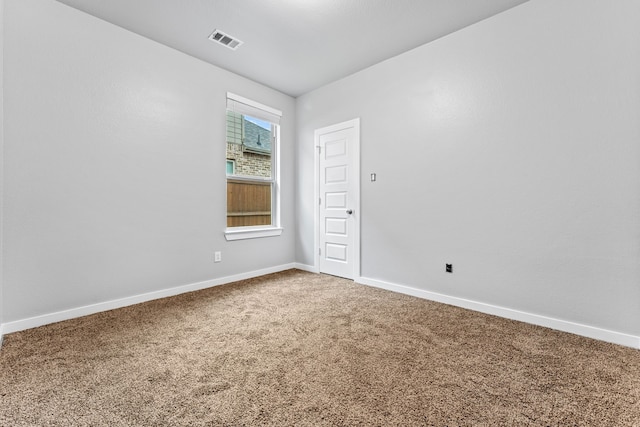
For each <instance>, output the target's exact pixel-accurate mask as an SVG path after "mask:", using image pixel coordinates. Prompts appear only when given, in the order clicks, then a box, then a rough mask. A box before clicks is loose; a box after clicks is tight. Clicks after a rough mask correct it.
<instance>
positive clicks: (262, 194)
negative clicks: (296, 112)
mask: <svg viewBox="0 0 640 427" xmlns="http://www.w3.org/2000/svg"><path fill="white" fill-rule="evenodd" d="M281 116H282V113H281V112H280V111H278V110H275V109H273V108H270V107H267V106H265V105H262V104H258V103H257V102H254V101H251V100H249V99H246V98H242V97H240V96H238V95H234V94H231V93H227V141H226V162H227V164H226V170H227V228H226V232H225V236H226V238H227V240H237V239H245V238H254V237H266V236H274V235H279V234H281V233H282V229H281V228H280V221H279V212H278V207H279V191H278V189H279V182H278V177H279V174H278V152H279V151H278V143H279V134H280V132H279V131H280V117H281Z"/></svg>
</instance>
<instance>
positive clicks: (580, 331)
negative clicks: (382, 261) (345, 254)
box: [355, 277, 640, 349]
mask: <svg viewBox="0 0 640 427" xmlns="http://www.w3.org/2000/svg"><path fill="white" fill-rule="evenodd" d="M355 282H356V283H360V284H363V285H367V286H372V287H375V288H381V289H386V290H389V291H393V292H398V293H402V294H406V295H411V296H414V297H418V298H423V299H427V300H431V301H436V302H441V303H444V304H449V305H454V306H456V307H462V308H467V309H470V310H474V311H479V312H481V313H486V314H491V315H494V316H500V317H504V318H507V319H511V320H518V321H520V322H525V323H530V324H533V325H538V326H544V327H547V328H551V329H556V330H558V331H563V332H569V333H572V334H576V335H581V336H583V337H587V338H593V339H596V340H600V341H606V342H610V343H613V344H619V345H623V346H626V347H632V348H636V349H640V337H638V336H635V335H628V334H625V333H621V332H616V331H611V330H607V329H601V328H596V327H594V326H588V325H583V324H580V323H574V322H569V321H566V320H560V319H554V318H552V317H547V316H541V315H538V314H532V313H527V312H524V311H519V310H513V309H510V308H505V307H500V306H496V305H491V304H485V303H482V302H477V301H473V300H468V299H464V298H458V297H452V296H449V295H444V294H439V293H436V292H429V291H425V290H422V289H417V288H412V287H410V286H404V285H397V284H394V283H388V282H384V281H381V280H376V279H370V278H367V277H357V278H356V280H355Z"/></svg>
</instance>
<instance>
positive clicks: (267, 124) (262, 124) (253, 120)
mask: <svg viewBox="0 0 640 427" xmlns="http://www.w3.org/2000/svg"><path fill="white" fill-rule="evenodd" d="M244 118H245V120H246V121H248V122H251V123H255V124H256V125H258V126H260V127H261V128H263V129H266V130H271V123H270V122H267V121H264V120H260V119H256V118H255V117H251V116H244Z"/></svg>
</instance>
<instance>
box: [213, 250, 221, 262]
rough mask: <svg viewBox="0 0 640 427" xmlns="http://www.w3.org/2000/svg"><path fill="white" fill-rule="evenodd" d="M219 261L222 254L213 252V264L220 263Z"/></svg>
mask: <svg viewBox="0 0 640 427" xmlns="http://www.w3.org/2000/svg"><path fill="white" fill-rule="evenodd" d="M220 261H222V252H220V251H215V252H214V253H213V262H220Z"/></svg>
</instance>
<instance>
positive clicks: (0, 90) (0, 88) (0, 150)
mask: <svg viewBox="0 0 640 427" xmlns="http://www.w3.org/2000/svg"><path fill="white" fill-rule="evenodd" d="M3 105H4V0H0V345H2V334H3V327H2V318H3V314H2V313H3V309H2V307H3V299H2V288H3V286H2V258H3V257H2V242H3V232H2V223H3V221H2V216H3V203H2V200H3V193H4V190H3V185H2V180H3V177H4V114H3Z"/></svg>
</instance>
